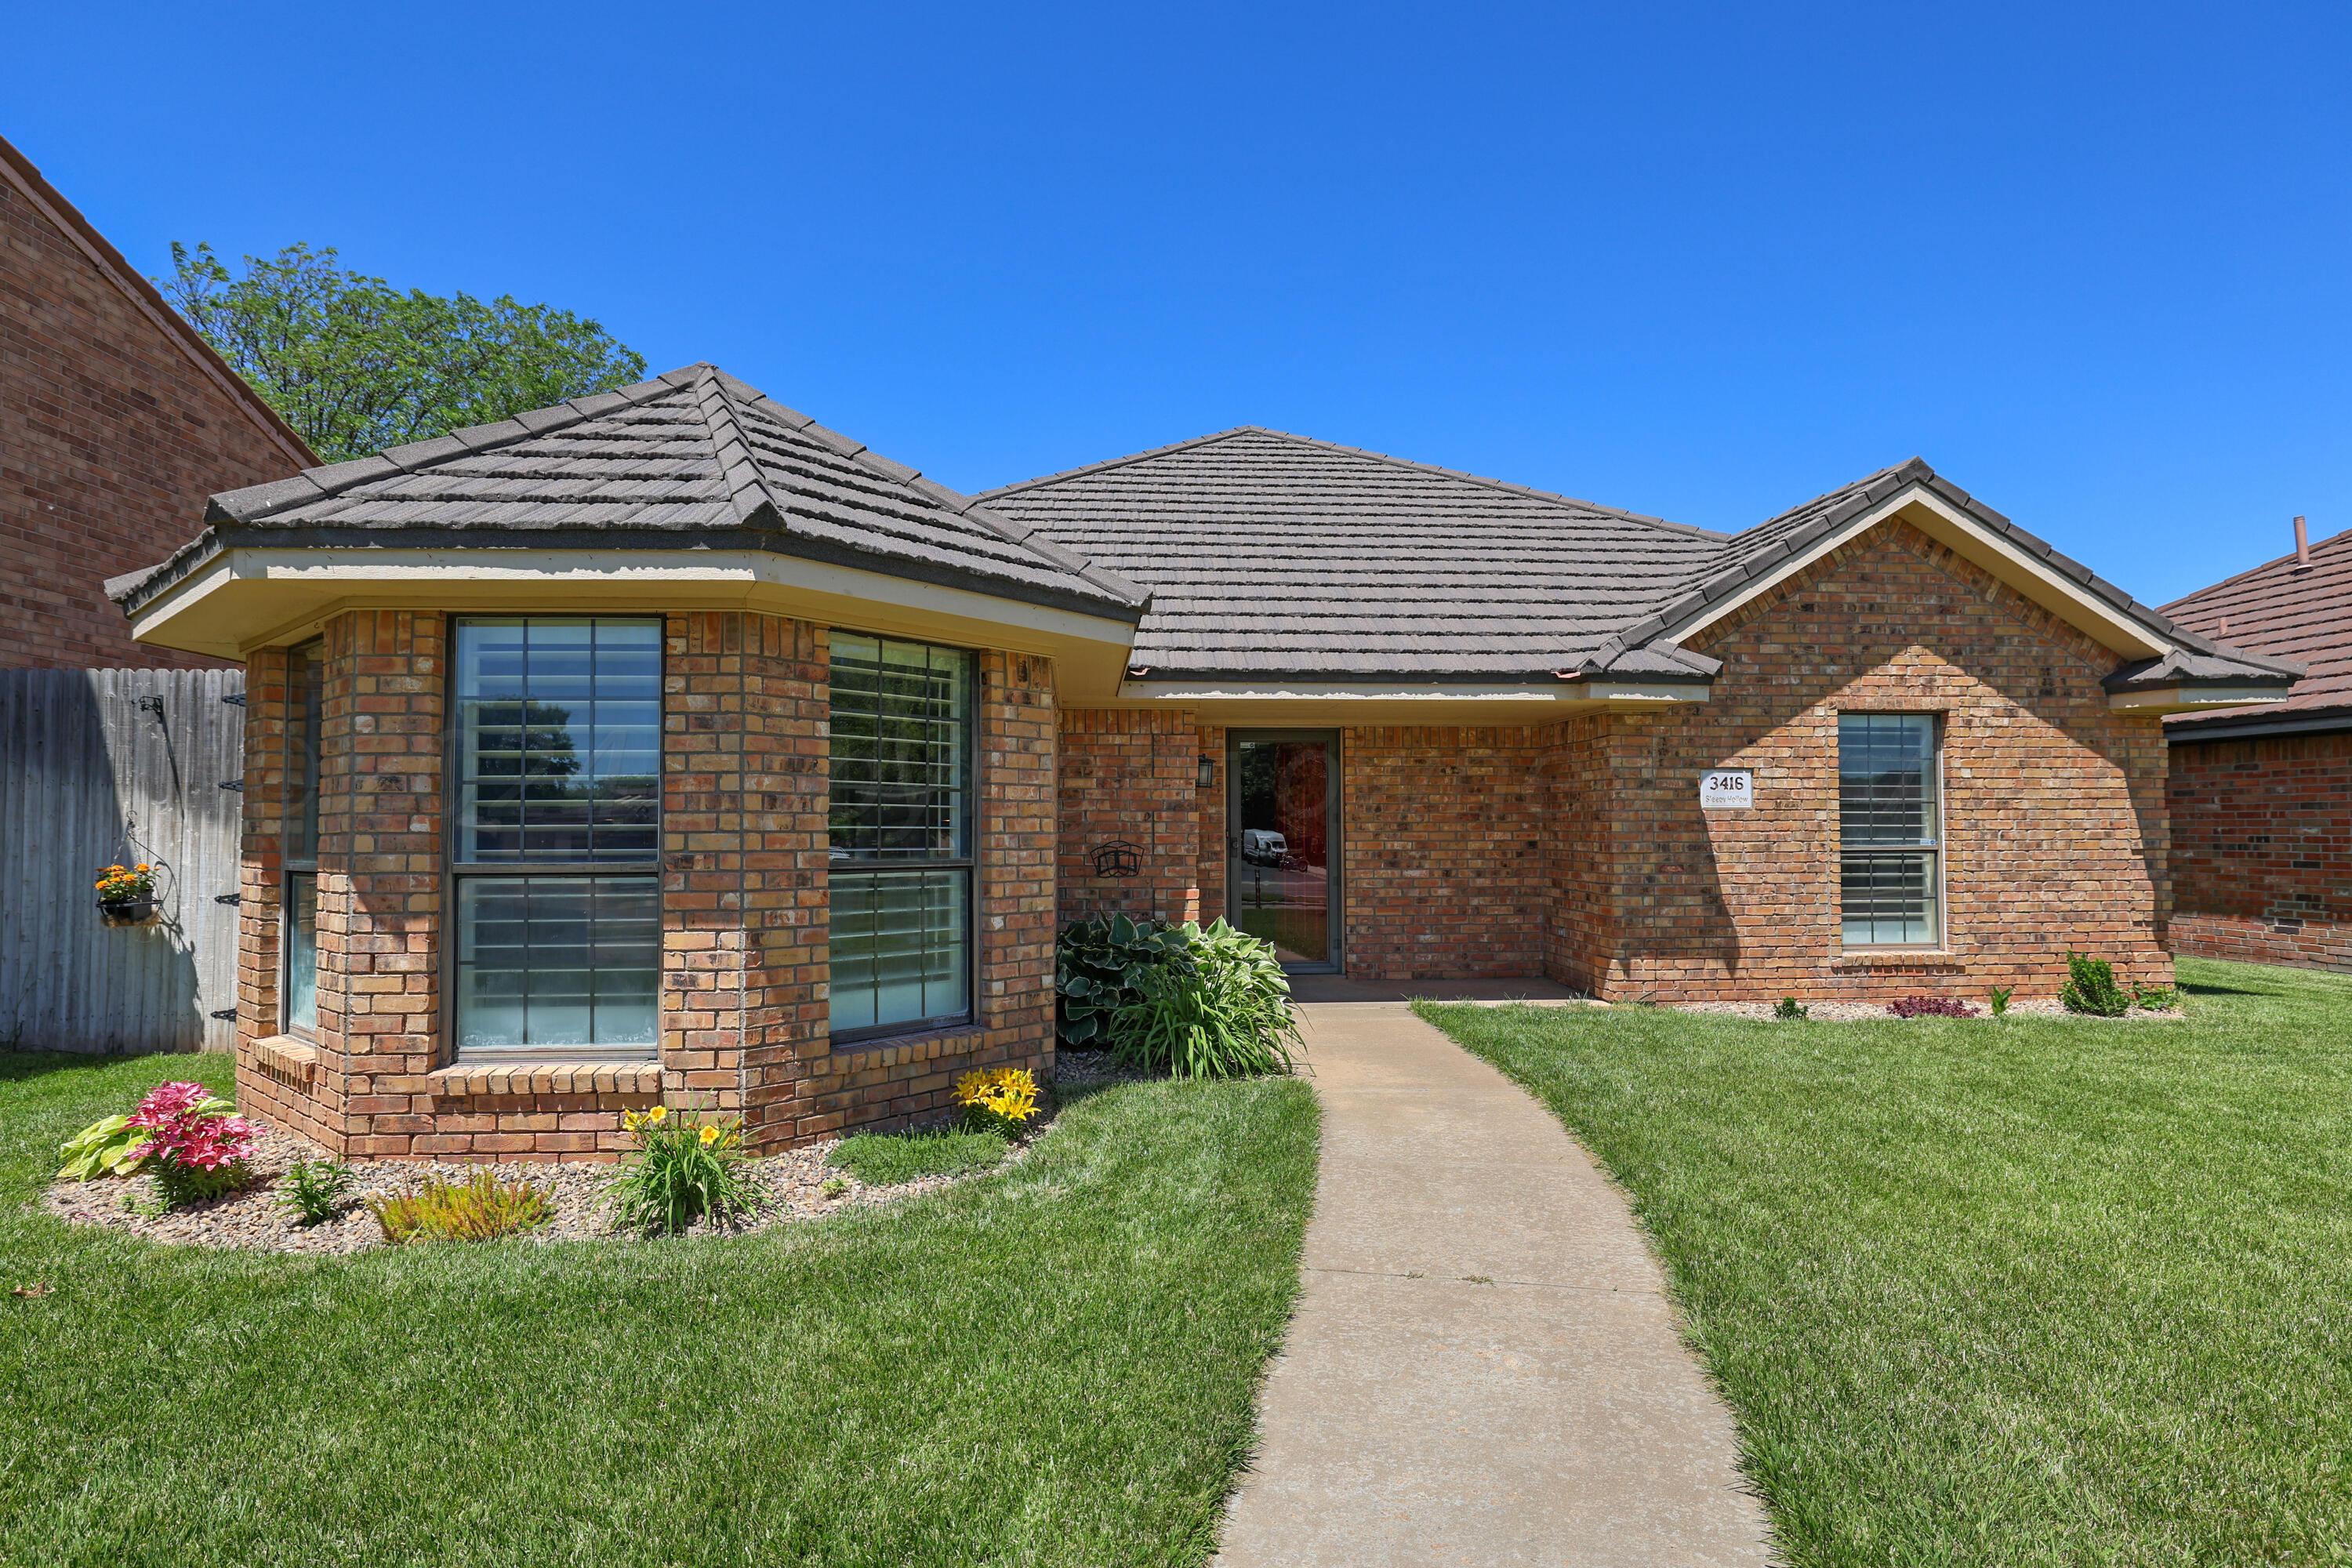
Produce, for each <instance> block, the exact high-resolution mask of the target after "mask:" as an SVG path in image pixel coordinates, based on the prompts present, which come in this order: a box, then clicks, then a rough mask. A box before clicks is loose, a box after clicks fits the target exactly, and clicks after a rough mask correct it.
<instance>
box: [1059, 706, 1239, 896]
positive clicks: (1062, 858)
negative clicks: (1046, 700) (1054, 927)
mask: <svg viewBox="0 0 2352 1568" xmlns="http://www.w3.org/2000/svg"><path fill="white" fill-rule="evenodd" d="M1204 739H1205V738H1204V737H1203V735H1202V732H1201V730H1200V728H1199V725H1198V724H1197V722H1196V721H1195V720H1194V717H1193V715H1192V714H1191V713H1190V712H1185V711H1181V710H1150V711H1129V710H1107V709H1082V710H1081V709H1073V710H1069V711H1067V712H1065V713H1064V714H1063V715H1062V716H1061V752H1062V765H1061V778H1060V788H1059V795H1060V805H1059V812H1058V820H1057V824H1056V826H1057V828H1058V835H1059V845H1060V849H1059V855H1058V866H1057V873H1058V881H1059V884H1060V889H1061V900H1060V918H1061V920H1062V921H1063V922H1064V923H1065V924H1066V923H1067V922H1069V921H1074V920H1080V919H1083V918H1085V917H1086V916H1087V915H1092V914H1099V913H1105V912H1124V913H1127V914H1133V915H1142V914H1156V915H1158V916H1160V918H1161V919H1163V920H1171V921H1185V920H1197V919H1199V918H1200V917H1201V913H1202V892H1201V889H1202V876H1203V864H1204V862H1205V861H1207V860H1209V859H1210V858H1213V856H1214V855H1215V854H1217V853H1218V852H1219V851H1217V850H1216V849H1213V847H1212V846H1213V845H1221V844H1222V843H1223V833H1222V823H1223V816H1224V812H1223V789H1224V784H1223V768H1224V761H1223V736H1222V734H1221V733H1220V734H1219V738H1218V741H1217V748H1218V749H1217V750H1216V751H1215V752H1213V753H1204V752H1203V751H1202V745H1203V743H1204ZM1204 754H1207V755H1212V756H1213V758H1214V760H1215V767H1216V769H1217V777H1218V783H1217V784H1215V785H1214V786H1213V790H1212V791H1211V792H1210V793H1212V794H1213V795H1215V796H1216V798H1217V802H1218V805H1216V807H1215V808H1214V816H1215V819H1216V821H1217V823H1218V824H1219V825H1220V832H1219V833H1218V835H1217V836H1216V837H1213V838H1206V839H1204V838H1203V837H1202V825H1203V821H1204V818H1205V817H1206V816H1207V815H1208V813H1209V808H1208V806H1207V805H1206V803H1205V802H1203V801H1202V799H1201V791H1200V784H1199V779H1200V759H1201V757H1202V755H1204ZM1114 842H1116V843H1125V844H1132V845H1134V846H1136V847H1137V848H1138V849H1139V851H1140V854H1141V874H1140V875H1139V876H1137V877H1133V878H1122V877H1114V876H1105V875H1102V874H1100V873H1098V872H1097V870H1096V869H1095V851H1096V850H1097V849H1098V848H1100V847H1102V846H1104V845H1106V844H1110V843H1114ZM1217 880H1218V885H1219V886H1220V887H1221V888H1222V886H1223V876H1222V874H1220V875H1219V876H1218V879H1217Z"/></svg>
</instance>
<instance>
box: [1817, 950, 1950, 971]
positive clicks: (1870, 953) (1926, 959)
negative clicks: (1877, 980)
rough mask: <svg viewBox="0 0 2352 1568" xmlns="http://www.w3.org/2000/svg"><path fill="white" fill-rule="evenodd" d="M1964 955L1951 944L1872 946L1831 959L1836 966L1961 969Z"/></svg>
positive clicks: (1843, 967) (1840, 954)
mask: <svg viewBox="0 0 2352 1568" xmlns="http://www.w3.org/2000/svg"><path fill="white" fill-rule="evenodd" d="M1963 963H1964V961H1963V960H1962V959H1961V957H1960V955H1959V954H1958V953H1957V952H1952V951H1951V950H1949V949H1948V948H1940V947H1937V948H1917V947H1915V948H1872V949H1866V950H1864V951H1863V952H1841V953H1839V954H1838V955H1837V956H1836V957H1835V958H1832V959H1831V960H1830V967H1831V968H1832V969H1921V970H1932V971H1935V972H1937V973H1958V971H1959V970H1960V968H1961V967H1962V965H1963Z"/></svg>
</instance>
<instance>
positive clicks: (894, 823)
mask: <svg viewBox="0 0 2352 1568" xmlns="http://www.w3.org/2000/svg"><path fill="white" fill-rule="evenodd" d="M831 647H832V661H833V671H832V689H833V704H832V706H833V712H832V770H833V791H832V818H831V827H832V886H833V895H832V902H833V908H832V956H833V975H832V982H833V984H832V1009H833V1033H834V1034H835V1036H836V1037H856V1036H859V1035H879V1034H887V1033H895V1032H900V1031H904V1030H908V1029H914V1028H925V1027H931V1026H940V1025H944V1024H951V1023H958V1022H961V1021H962V1020H964V1019H966V1018H969V1017H970V1016H971V873H972V854H971V815H972V769H973V762H972V725H971V713H972V683H973V665H972V656H971V654H970V653H968V652H965V651H963V650H962V649H960V648H948V647H932V646H930V645H929V644H926V643H913V642H898V641H894V640H892V639H890V638H887V637H864V636H860V635H858V634H856V633H853V632H835V633H834V634H833V635H832V637H831Z"/></svg>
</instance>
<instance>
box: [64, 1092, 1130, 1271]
mask: <svg viewBox="0 0 2352 1568" xmlns="http://www.w3.org/2000/svg"><path fill="white" fill-rule="evenodd" d="M1138 1076H1139V1075H1138V1074H1135V1073H1131V1072H1129V1071H1128V1070H1126V1069H1124V1068H1119V1067H1118V1066H1116V1065H1114V1064H1113V1063H1111V1062H1110V1060H1109V1059H1108V1057H1107V1056H1105V1055H1104V1054H1103V1053H1102V1052H1099V1051H1085V1052H1069V1053H1066V1054H1064V1055H1063V1056H1061V1057H1060V1058H1059V1060H1058V1062H1057V1066H1056V1072H1055V1086H1056V1087H1057V1088H1058V1089H1062V1090H1063V1091H1064V1092H1068V1091H1070V1090H1073V1089H1094V1088H1098V1087H1103V1086H1107V1085H1109V1084H1113V1083H1118V1082H1124V1081H1126V1080H1128V1079H1132V1078H1135V1077H1138ZM1050 1126H1051V1121H1050V1119H1048V1120H1047V1121H1044V1122H1041V1123H1040V1124H1039V1125H1038V1126H1037V1127H1036V1128H1035V1129H1034V1131H1032V1132H1031V1133H1030V1135H1029V1137H1028V1138H1027V1139H1025V1140H1024V1141H1023V1142H1019V1143H1016V1144H1014V1145H1013V1150H1012V1152H1011V1153H1010V1154H1009V1155H1008V1156H1007V1158H1006V1161H1005V1163H1006V1164H1009V1163H1012V1162H1013V1161H1014V1160H1018V1159H1020V1158H1021V1157H1022V1155H1023V1154H1024V1152H1026V1151H1027V1149H1028V1147H1029V1144H1030V1143H1031V1142H1034V1140H1035V1139H1036V1138H1037V1137H1039V1136H1041V1135H1042V1134H1043V1133H1044V1132H1045V1131H1046V1130H1047V1129H1048V1128H1049V1127H1050ZM839 1142H840V1140H838V1139H828V1140H827V1141H825V1142H822V1143H812V1144H809V1145H808V1146H806V1147H805V1148H800V1149H790V1150H786V1151H785V1152H782V1153H781V1154H772V1155H768V1156H766V1157H764V1158H761V1159H757V1160H751V1161H747V1162H745V1163H744V1170H745V1172H746V1173H747V1174H749V1176H750V1177H751V1181H752V1183H753V1184H754V1185H756V1186H757V1187H758V1188H759V1190H760V1194H761V1205H760V1209H759V1212H758V1213H756V1214H755V1215H751V1217H750V1218H749V1219H746V1220H744V1221H743V1222H742V1223H740V1224H739V1225H734V1226H725V1227H723V1233H724V1234H728V1235H745V1234H749V1233H750V1232H751V1231H755V1230H765V1229H767V1228H769V1227H770V1226H779V1225H791V1224H793V1223H795V1222H797V1221H800V1220H807V1219H821V1218H823V1217H824V1216H825V1215H830V1214H836V1213H840V1212H842V1211H845V1210H848V1209H855V1208H859V1207H873V1206H875V1205H882V1204H891V1203H897V1202H898V1201H899V1200H901V1199H904V1198H910V1197H915V1196H918V1195H919V1194H923V1193H929V1192H936V1191H938V1190H939V1189H940V1188H941V1187H945V1186H949V1185H950V1184H954V1183H956V1182H960V1181H964V1180H967V1179H969V1176H968V1175H953V1176H945V1175H943V1176H920V1177H918V1178H916V1179H915V1180H914V1181H911V1182H901V1183H898V1184H896V1185H893V1186H886V1187H869V1186H867V1185H866V1184H865V1183H863V1182H861V1181H859V1180H858V1179H857V1178H856V1176H853V1175H851V1174H850V1173H848V1172H847V1171H840V1170H835V1169H833V1168H831V1167H829V1166H828V1165H827V1164H826V1163H825V1161H826V1160H827V1158H829V1157H830V1156H831V1154H832V1153H833V1151H834V1149H835V1146H836V1145H837V1144H838V1143H839ZM329 1158H331V1155H330V1154H328V1152H326V1151H325V1150H323V1149H320V1148H319V1147H317V1146H316V1145H314V1144H312V1143H310V1142H308V1141H307V1140H305V1139H301V1138H298V1137H296V1136H294V1135H293V1134H291V1133H289V1132H284V1131H279V1130H278V1129H277V1128H274V1127H266V1126H265V1127H263V1128H262V1130H261V1133H260V1137H259V1139H258V1141H257V1148H256V1152H255V1157H254V1159H253V1161H252V1162H251V1163H252V1166H253V1171H254V1174H255V1176H256V1177H257V1180H256V1181H255V1183H254V1184H253V1185H252V1186H251V1187H248V1188H247V1189H246V1190H245V1191H244V1192H241V1193H232V1194H229V1195H228V1196H227V1197H225V1198H218V1199H215V1200H214V1201H213V1202H211V1203H205V1204H194V1205H190V1206H188V1207H186V1208H184V1209H175V1210H172V1211H169V1212H163V1211H162V1208H161V1201H160V1197H161V1195H160V1194H159V1193H158V1192H157V1190H156V1186H155V1181H154V1178H153V1177H152V1176H131V1177H116V1178H109V1179H103V1180H100V1181H95V1182H56V1183H53V1184H50V1186H49V1187H48V1189H47V1191H46V1192H44V1193H43V1194H41V1205H42V1206H43V1207H44V1208H46V1209H47V1210H48V1212H49V1213H51V1214H53V1215H57V1216H58V1218H59V1219H62V1220H65V1221H67V1222H68V1223H70V1224H74V1225H99V1226H109V1227H110V1228H112V1229H115V1230H123V1231H129V1232H131V1234H133V1235H135V1236H140V1237H145V1238H146V1239H147V1240H150V1241H161V1242H170V1243H175V1244H177V1245H180V1246H184V1247H244V1248H247V1249H249V1250H254V1251H260V1252H299V1253H323V1254H341V1253H352V1252H364V1251H368V1250H371V1249H373V1248H375V1247H383V1246H384V1245H385V1242H384V1239H383V1230H382V1228H381V1227H380V1226H378V1225H377V1224H376V1220H375V1215H373V1214H372V1213H370V1212H369V1210H368V1208H367V1204H366V1200H367V1199H368V1198H371V1197H393V1196H396V1195H399V1194H407V1193H414V1192H415V1191H417V1190H418V1189H419V1188H421V1187H423V1186H424V1184H425V1182H426V1181H428V1180H430V1179H433V1178H435V1177H439V1178H441V1179H443V1180H445V1181H455V1182H462V1181H465V1180H467V1178H469V1177H470V1176H472V1174H473V1173H475V1172H476V1171H481V1170H487V1171H488V1172H489V1173H491V1174H492V1175H493V1176H495V1177H496V1178H497V1179H498V1180H499V1181H501V1182H506V1181H520V1182H527V1183H529V1184H530V1185H532V1186H534V1187H537V1188H538V1189H539V1190H540V1191H541V1192H543V1193H545V1194H547V1196H548V1200H549V1202H550V1203H551V1205H552V1206H553V1208H554V1211H555V1212H554V1217H553V1218H552V1219H551V1220H550V1221H549V1223H548V1224H546V1225H545V1226H541V1227H539V1228H538V1229H535V1230H531V1231H529V1232H526V1233H524V1234H523V1235H522V1236H521V1237H518V1238H517V1239H519V1240H524V1241H539V1242H547V1241H576V1240H580V1239H583V1238H586V1237H614V1236H615V1235H616V1233H615V1232H614V1231H613V1230H612V1228H611V1226H610V1221H609V1217H608V1208H609V1205H608V1203H607V1201H606V1197H605V1187H606V1184H608V1183H609V1182H610V1181H611V1180H612V1178H613V1174H614V1167H613V1166H611V1165H588V1164H566V1165H551V1164H541V1163H455V1162H453V1163H442V1164H428V1163H423V1162H420V1161H414V1160H346V1161H344V1162H343V1163H344V1164H346V1165H349V1166H350V1167H351V1168H352V1174H353V1175H354V1176H355V1177H356V1178H357V1180H356V1181H355V1182H354V1183H353V1184H352V1190H351V1192H350V1193H349V1194H347V1195H346V1197H345V1198H344V1200H343V1201H344V1205H345V1206H344V1208H343V1209H342V1211H341V1213H340V1214H338V1215H336V1217H334V1218H333V1219H331V1220H326V1221H323V1222H321V1223H320V1224H318V1225H314V1226H305V1225H302V1224H300V1223H299V1221H297V1220H296V1219H295V1217H294V1216H293V1215H290V1214H289V1213H288V1212H287V1211H286V1209H285V1207H284V1205H282V1204H281V1203H280V1202H279V1193H278V1178H279V1177H280V1176H282V1175H283V1174H284V1173H285V1171H286V1167H287V1166H288V1165H289V1164H291V1163H293V1162H295V1161H297V1160H323V1159H329ZM1003 1168H1004V1166H1003V1164H1000V1165H997V1166H995V1167H993V1169H996V1170H1000V1171H1001V1170H1003ZM969 1174H970V1175H985V1174H987V1173H986V1172H973V1173H969ZM835 1181H837V1182H839V1183H841V1184H842V1187H841V1190H840V1192H839V1194H838V1195H837V1196H833V1197H827V1196H826V1195H825V1194H824V1185H825V1184H826V1183H828V1182H835ZM721 1230H722V1227H718V1226H709V1225H708V1224H698V1225H697V1226H694V1227H693V1228H692V1229H691V1230H690V1231H689V1232H688V1234H689V1235H709V1234H714V1233H719V1232H720V1231H721Z"/></svg>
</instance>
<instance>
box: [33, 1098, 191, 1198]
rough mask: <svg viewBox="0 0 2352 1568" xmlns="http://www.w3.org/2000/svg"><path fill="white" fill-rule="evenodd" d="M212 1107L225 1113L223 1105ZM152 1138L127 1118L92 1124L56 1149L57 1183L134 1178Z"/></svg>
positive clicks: (151, 1134)
mask: <svg viewBox="0 0 2352 1568" xmlns="http://www.w3.org/2000/svg"><path fill="white" fill-rule="evenodd" d="M211 1103H213V1104H216V1105H219V1106H220V1107H221V1108H222V1109H223V1110H226V1109H227V1103H226V1101H223V1100H215V1101H212V1102H211ZM154 1136H155V1135H154V1134H153V1133H152V1132H150V1131H147V1130H146V1129H145V1128H143V1127H133V1126H131V1118H130V1117H128V1116H120V1115H118V1116H109V1117H106V1118H104V1119H102V1120H100V1121H93V1122H91V1123H90V1124H89V1126H87V1127H85V1128H83V1129H82V1130H81V1131H79V1132H77V1133H75V1134H74V1135H73V1136H72V1137H71V1138H68V1139H67V1140H66V1141H65V1142H63V1143H62V1144H60V1145H58V1159H60V1160H62V1161H64V1162H65V1163H64V1164H63V1165H62V1166H60V1167H59V1168H58V1180H60V1181H67V1182H89V1181H95V1180H97V1179H98V1178H99V1177H100V1176H128V1175H131V1174H134V1173H137V1172H138V1171H139V1170H140V1169H141V1168H142V1167H143V1166H144V1165H145V1164H146V1163H147V1145H148V1142H149V1141H150V1140H152V1138H153V1137H154Z"/></svg>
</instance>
